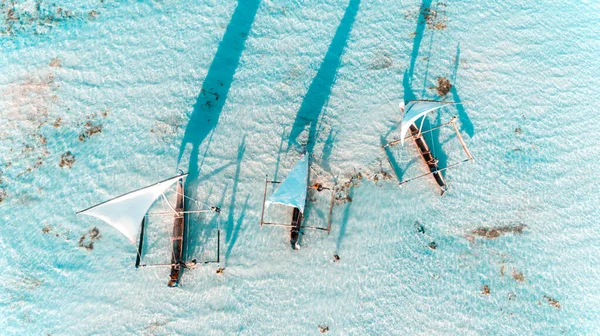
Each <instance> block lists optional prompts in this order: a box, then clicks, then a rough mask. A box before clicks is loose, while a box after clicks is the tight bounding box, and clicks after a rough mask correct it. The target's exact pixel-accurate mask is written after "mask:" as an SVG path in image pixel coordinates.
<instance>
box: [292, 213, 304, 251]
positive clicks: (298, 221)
mask: <svg viewBox="0 0 600 336" xmlns="http://www.w3.org/2000/svg"><path fill="white" fill-rule="evenodd" d="M301 226H302V213H301V212H300V209H298V208H294V212H293V213H292V228H291V230H290V244H291V245H292V249H294V250H297V249H299V248H300V245H299V244H298V240H299V239H300V228H301Z"/></svg>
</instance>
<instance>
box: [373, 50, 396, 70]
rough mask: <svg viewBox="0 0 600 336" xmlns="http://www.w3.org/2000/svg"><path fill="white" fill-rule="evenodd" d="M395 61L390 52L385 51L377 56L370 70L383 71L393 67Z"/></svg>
mask: <svg viewBox="0 0 600 336" xmlns="http://www.w3.org/2000/svg"><path fill="white" fill-rule="evenodd" d="M392 65H394V60H393V59H392V56H391V55H390V53H389V52H387V51H383V52H381V53H379V54H378V55H376V56H375V59H373V62H372V63H371V65H370V66H369V70H383V69H387V68H390V67H392Z"/></svg>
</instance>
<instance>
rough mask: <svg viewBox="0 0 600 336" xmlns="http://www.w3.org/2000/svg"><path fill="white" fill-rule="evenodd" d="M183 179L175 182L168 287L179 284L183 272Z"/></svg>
mask: <svg viewBox="0 0 600 336" xmlns="http://www.w3.org/2000/svg"><path fill="white" fill-rule="evenodd" d="M183 192H184V190H183V179H180V180H179V181H178V182H177V202H176V203H175V204H176V205H175V210H176V212H177V213H176V214H175V220H174V221H173V236H172V237H171V239H172V242H173V243H172V245H173V251H172V254H171V275H170V279H169V283H168V285H169V287H176V286H177V285H178V284H179V278H180V277H181V273H182V272H183V267H182V265H184V261H183V249H184V246H183V245H184V236H185V221H184V214H183V211H185V205H184V197H183V195H184V194H183Z"/></svg>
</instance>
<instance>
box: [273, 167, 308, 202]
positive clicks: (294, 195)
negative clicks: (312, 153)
mask: <svg viewBox="0 0 600 336" xmlns="http://www.w3.org/2000/svg"><path fill="white" fill-rule="evenodd" d="M307 189H308V155H304V156H303V157H302V158H300V160H299V161H298V162H296V165H295V166H294V168H292V170H291V171H290V172H289V174H288V176H287V177H286V179H285V180H284V181H283V182H282V183H281V185H280V186H279V188H278V189H277V190H276V191H275V192H274V193H273V194H272V195H271V196H269V198H268V199H267V202H266V205H267V207H268V206H269V205H271V204H282V205H287V206H291V207H296V208H298V209H299V210H300V212H301V213H304V205H305V204H306V193H307V191H308V190H307Z"/></svg>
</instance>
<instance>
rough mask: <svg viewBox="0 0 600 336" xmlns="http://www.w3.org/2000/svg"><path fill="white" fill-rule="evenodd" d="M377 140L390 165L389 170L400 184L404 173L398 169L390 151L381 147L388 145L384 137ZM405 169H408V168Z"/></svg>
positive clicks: (398, 166)
mask: <svg viewBox="0 0 600 336" xmlns="http://www.w3.org/2000/svg"><path fill="white" fill-rule="evenodd" d="M379 139H380V141H381V146H382V149H383V151H384V155H385V156H386V157H387V161H388V163H389V164H390V168H391V169H392V171H393V172H394V175H395V176H396V178H397V179H398V182H401V181H402V178H403V177H404V171H403V170H402V169H401V168H400V165H399V164H398V161H396V159H395V158H394V154H393V153H392V151H391V149H390V148H389V147H385V148H383V146H384V145H385V144H387V143H388V141H387V140H386V139H385V137H384V136H380V137H379ZM409 164H410V163H409ZM406 168H408V166H407V167H406Z"/></svg>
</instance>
